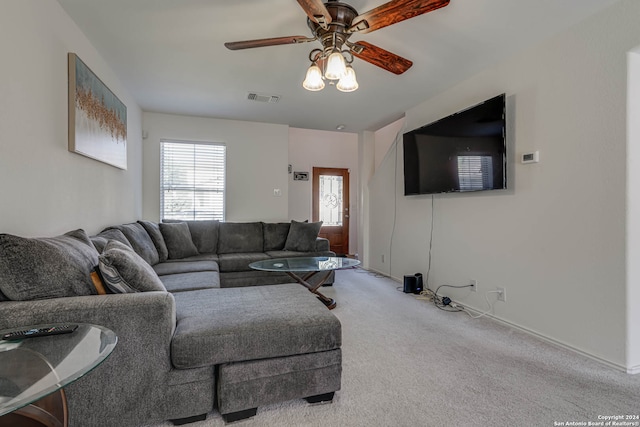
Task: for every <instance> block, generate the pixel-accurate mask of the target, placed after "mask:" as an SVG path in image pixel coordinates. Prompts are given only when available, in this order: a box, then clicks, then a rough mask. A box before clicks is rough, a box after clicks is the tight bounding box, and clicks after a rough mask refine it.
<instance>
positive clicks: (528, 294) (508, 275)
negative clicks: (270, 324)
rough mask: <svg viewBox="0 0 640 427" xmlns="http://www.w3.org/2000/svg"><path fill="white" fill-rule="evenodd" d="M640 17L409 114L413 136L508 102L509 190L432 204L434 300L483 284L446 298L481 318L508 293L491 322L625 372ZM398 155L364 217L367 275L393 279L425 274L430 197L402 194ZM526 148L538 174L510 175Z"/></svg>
mask: <svg viewBox="0 0 640 427" xmlns="http://www.w3.org/2000/svg"><path fill="white" fill-rule="evenodd" d="M638 16H640V2H638V1H637V0H624V1H621V2H619V3H617V4H615V5H614V6H613V7H611V8H609V9H607V10H605V11H604V12H602V13H600V14H599V15H596V16H595V17H593V18H590V19H588V20H587V21H585V22H583V23H580V24H579V25H577V26H575V27H573V28H571V29H569V30H567V31H566V32H564V33H563V34H561V35H559V36H557V37H555V38H553V39H552V40H549V41H548V42H545V43H543V44H541V45H540V46H537V47H535V48H533V49H531V50H528V51H526V52H522V53H520V54H519V55H517V56H515V57H513V58H512V59H510V60H508V61H506V62H504V63H501V64H498V65H496V66H494V67H492V68H490V69H487V70H485V71H484V72H482V73H480V74H478V75H476V76H475V77H473V78H471V79H469V80H468V81H465V82H463V83H461V84H460V85H458V86H456V87H453V88H451V89H450V90H447V91H445V92H444V93H442V94H440V95H438V96H436V97H434V98H432V99H429V100H428V101H426V102H425V103H423V104H421V105H419V106H417V107H415V108H413V109H411V110H409V111H407V113H406V120H407V126H406V128H407V129H414V128H416V127H419V126H421V125H423V124H426V123H429V122H431V121H433V120H436V119H439V118H441V117H443V116H445V115H448V114H451V113H453V112H456V111H458V110H460V109H462V108H465V107H467V106H470V105H474V104H476V103H478V102H480V101H483V100H485V99H488V98H490V97H492V96H494V95H497V94H500V93H503V92H506V94H507V102H508V122H509V129H508V137H509V140H510V141H509V150H510V159H509V162H510V167H509V173H510V176H509V190H506V191H499V192H486V193H481V194H454V195H436V196H435V198H434V205H435V208H434V211H435V213H434V217H433V219H434V230H433V252H432V255H433V258H432V259H433V262H432V269H431V280H430V286H431V288H432V289H435V287H437V286H439V285H442V284H450V285H465V284H468V283H469V280H470V279H476V280H478V284H479V292H477V293H471V292H469V291H467V290H464V291H458V292H453V291H451V290H446V292H445V294H447V295H449V296H452V297H453V298H454V299H456V300H459V301H461V302H463V303H465V304H467V305H469V306H471V307H474V308H476V309H478V310H485V309H486V304H485V302H484V293H483V291H486V290H490V289H495V288H496V287H498V286H500V287H504V288H506V291H507V302H506V303H501V302H500V303H496V304H495V311H494V313H495V316H496V317H498V318H501V319H504V320H506V321H508V322H510V323H512V324H514V325H518V326H520V327H522V328H525V329H527V330H529V331H531V332H534V333H537V334H539V335H541V336H544V337H547V338H549V339H551V340H553V341H555V342H557V343H559V344H562V345H566V346H568V347H571V348H574V349H575V350H578V351H581V352H583V353H585V354H588V355H590V356H592V357H594V358H597V359H600V360H602V361H605V362H607V363H609V364H612V365H615V366H617V367H620V368H624V367H628V365H627V363H628V360H627V356H626V354H625V351H626V348H625V347H626V342H627V336H626V333H627V328H626V316H625V310H626V276H625V232H626V229H625V204H626V174H625V163H626V90H627V81H626V77H627V52H628V51H629V50H630V49H632V48H633V47H635V46H637V45H638V43H639V42H640V26H638V25H637V17H638ZM398 149H399V150H400V151H399V152H398V153H397V157H396V156H389V157H387V159H386V160H385V161H384V162H383V163H382V164H381V166H380V168H379V169H378V170H377V171H376V176H374V178H373V179H372V181H371V183H370V192H371V195H370V200H371V203H370V206H369V209H370V212H371V220H370V222H371V224H370V230H371V234H372V236H371V249H370V250H371V255H372V257H371V258H372V267H373V268H376V269H379V270H381V271H387V272H390V273H391V274H392V275H393V276H394V277H396V278H398V279H399V278H401V277H402V275H404V274H413V273H415V272H418V271H420V272H422V273H426V269H427V264H428V242H429V236H430V234H429V232H430V222H431V218H432V215H431V197H430V196H417V197H416V196H414V197H404V196H403V184H402V179H403V172H402V151H401V144H400V145H399V147H398ZM530 150H540V153H541V154H540V155H541V162H540V163H539V164H532V165H522V164H519V163H515V159H516V156H517V155H518V156H519V155H520V154H521V153H522V152H525V151H530ZM394 219H395V221H394ZM394 227H395V228H394ZM392 231H393V237H391V233H392ZM390 247H391V250H390V249H389V248H390ZM382 255H387V256H388V257H390V258H391V265H390V266H389V265H388V264H382V263H381V261H380V259H378V258H379V257H381V256H382ZM492 297H493V295H492ZM635 308H637V307H635ZM634 363H637V361H635V362H634Z"/></svg>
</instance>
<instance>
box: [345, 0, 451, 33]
mask: <svg viewBox="0 0 640 427" xmlns="http://www.w3.org/2000/svg"><path fill="white" fill-rule="evenodd" d="M448 4H449V0H392V1H390V2H388V3H385V4H383V5H382V6H378V7H376V8H374V9H371V10H370V11H368V12H365V13H363V14H362V15H358V16H356V17H355V18H354V19H353V22H352V23H351V27H350V28H349V31H350V32H356V31H357V32H360V33H370V32H371V31H375V30H379V29H380V28H384V27H386V26H388V25H392V24H396V23H398V22H401V21H404V20H405V19H410V18H413V17H416V16H419V15H422V14H425V13H427V12H431V11H432V10H436V9H440V8H441V7H445V6H446V5H448Z"/></svg>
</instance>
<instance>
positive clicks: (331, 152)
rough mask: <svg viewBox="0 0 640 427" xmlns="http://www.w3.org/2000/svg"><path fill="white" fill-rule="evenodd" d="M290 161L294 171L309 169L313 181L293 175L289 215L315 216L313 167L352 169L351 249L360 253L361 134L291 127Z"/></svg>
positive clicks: (292, 217)
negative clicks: (313, 205) (358, 248)
mask: <svg viewBox="0 0 640 427" xmlns="http://www.w3.org/2000/svg"><path fill="white" fill-rule="evenodd" d="M289 163H290V164H291V166H292V168H293V170H294V171H300V172H309V181H294V180H293V174H291V175H289V216H290V218H291V219H295V220H297V221H303V220H305V219H309V220H311V215H312V200H311V193H312V178H313V168H314V167H322V168H344V169H349V199H350V200H349V211H350V212H351V214H350V215H349V252H350V253H352V254H353V253H356V250H357V234H358V217H359V214H358V212H359V211H358V197H359V193H358V188H359V184H358V183H359V181H358V180H359V174H358V135H357V134H355V133H347V132H330V131H320V130H310V129H298V128H290V129H289Z"/></svg>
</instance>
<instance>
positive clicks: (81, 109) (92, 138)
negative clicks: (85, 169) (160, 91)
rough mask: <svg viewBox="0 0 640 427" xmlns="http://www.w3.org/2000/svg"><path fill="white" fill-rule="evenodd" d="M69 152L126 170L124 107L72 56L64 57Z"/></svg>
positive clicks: (70, 53) (87, 68)
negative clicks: (65, 63) (66, 61)
mask: <svg viewBox="0 0 640 427" xmlns="http://www.w3.org/2000/svg"><path fill="white" fill-rule="evenodd" d="M67 59H68V69H69V102H68V104H69V105H68V107H69V151H71V152H74V153H77V154H81V155H83V156H86V157H90V158H92V159H95V160H98V161H100V162H103V163H106V164H109V165H111V166H115V167H117V168H119V169H124V170H126V169H127V106H126V105H125V104H124V103H122V101H120V99H118V97H117V96H116V95H115V94H114V93H113V92H111V90H110V89H109V88H108V87H107V86H106V85H105V84H104V83H103V82H102V80H100V79H99V78H98V77H97V76H96V75H95V74H94V73H93V71H91V69H90V68H89V67H88V66H87V65H86V64H85V63H84V62H83V61H82V60H81V59H80V58H79V57H78V56H77V55H76V54H75V53H72V52H69V54H68V58H67Z"/></svg>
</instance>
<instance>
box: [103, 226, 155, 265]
mask: <svg viewBox="0 0 640 427" xmlns="http://www.w3.org/2000/svg"><path fill="white" fill-rule="evenodd" d="M112 228H115V229H117V230H120V231H122V234H124V235H125V236H126V237H127V240H128V241H129V243H131V247H132V248H133V250H134V251H135V252H136V253H137V254H138V255H140V257H142V259H144V260H145V261H146V262H147V264H149V265H155V264H157V263H158V262H160V256H159V255H158V250H157V249H156V245H154V244H153V241H152V240H151V237H150V236H149V233H147V231H146V230H145V229H144V227H143V226H142V225H141V224H138V223H137V222H134V223H131V224H122V225H114V226H112V227H108V228H107V230H109V229H112Z"/></svg>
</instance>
